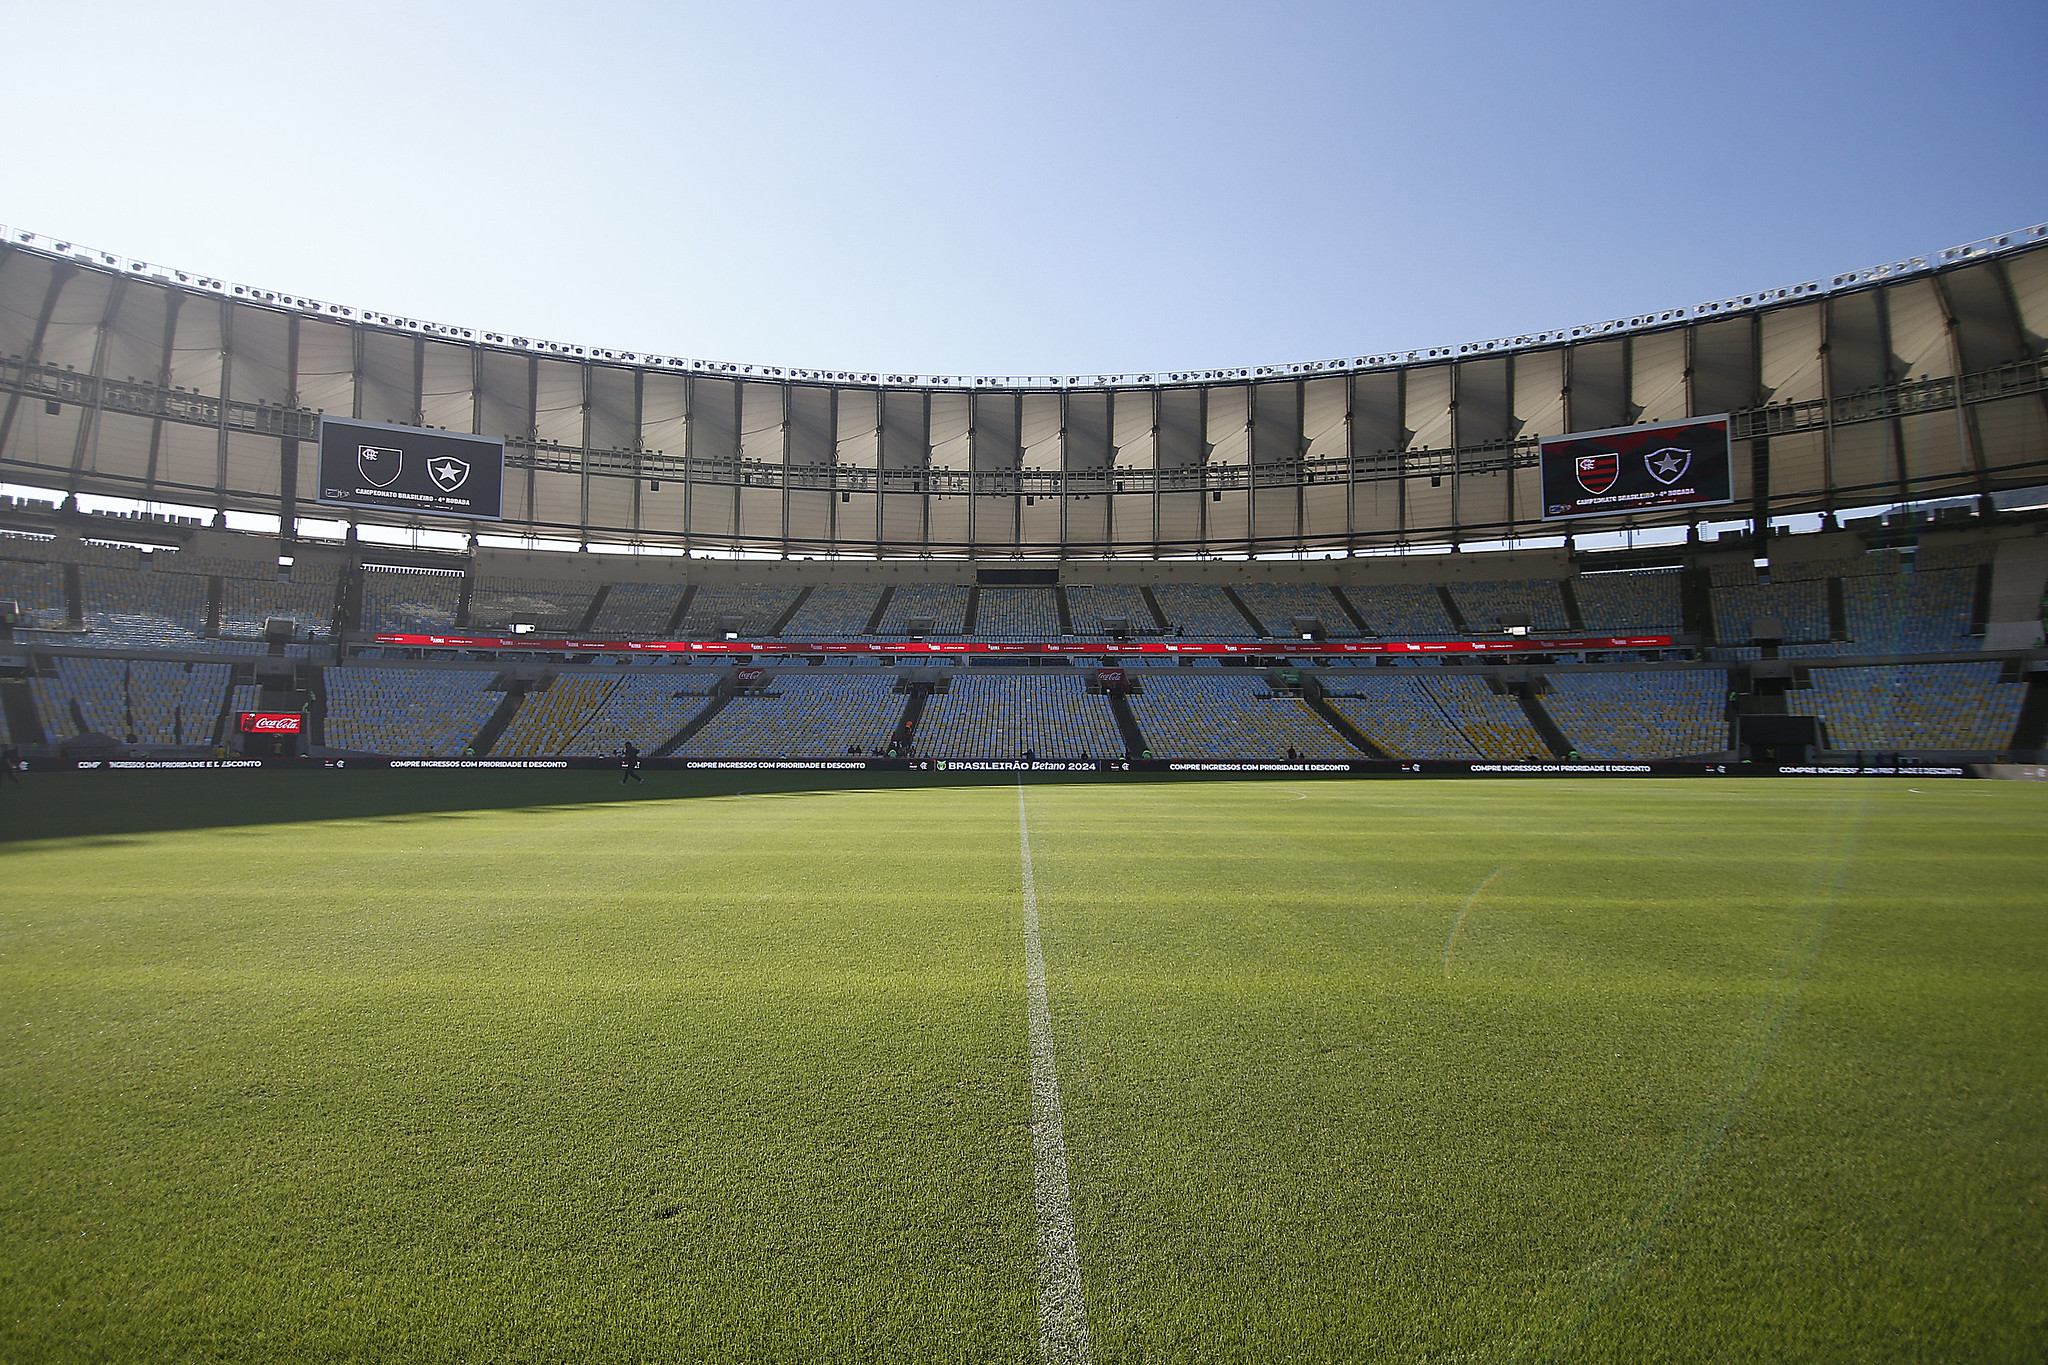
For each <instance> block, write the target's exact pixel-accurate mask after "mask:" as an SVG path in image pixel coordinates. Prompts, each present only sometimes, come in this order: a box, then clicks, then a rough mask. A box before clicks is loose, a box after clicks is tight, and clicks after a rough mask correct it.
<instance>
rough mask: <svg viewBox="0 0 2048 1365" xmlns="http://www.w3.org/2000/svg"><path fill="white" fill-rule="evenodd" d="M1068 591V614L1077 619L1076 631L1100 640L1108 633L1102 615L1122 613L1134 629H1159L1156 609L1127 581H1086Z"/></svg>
mask: <svg viewBox="0 0 2048 1365" xmlns="http://www.w3.org/2000/svg"><path fill="white" fill-rule="evenodd" d="M1063 591H1065V593H1066V594H1067V616H1068V618H1069V619H1070V620H1071V621H1072V622H1073V626H1074V633H1075V634H1076V635H1081V636H1092V637H1094V638H1097V639H1100V638H1101V637H1102V636H1103V634H1104V632H1103V629H1102V618H1103V617H1105V616H1121V617H1123V618H1124V619H1125V620H1126V621H1129V622H1130V623H1131V629H1132V630H1133V631H1140V632H1145V633H1150V632H1152V631H1155V630H1157V629H1158V626H1157V623H1155V622H1154V621H1153V619H1152V608H1150V607H1148V606H1146V605H1145V598H1144V595H1143V594H1142V593H1140V592H1139V591H1138V590H1137V589H1136V588H1134V587H1131V586H1130V585H1128V584H1125V583H1104V584H1100V585H1088V584H1084V585H1082V586H1079V587H1069V588H1066V589H1064V590H1063Z"/></svg>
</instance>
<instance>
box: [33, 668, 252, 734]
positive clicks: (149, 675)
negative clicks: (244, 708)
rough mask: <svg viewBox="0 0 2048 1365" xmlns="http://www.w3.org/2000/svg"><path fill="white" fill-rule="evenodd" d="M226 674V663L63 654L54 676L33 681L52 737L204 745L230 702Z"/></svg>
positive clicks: (42, 714)
mask: <svg viewBox="0 0 2048 1365" xmlns="http://www.w3.org/2000/svg"><path fill="white" fill-rule="evenodd" d="M228 676H229V673H228V666H227V665H226V664H185V663H173V662H170V661H167V660H141V659H136V660H128V659H90V658H78V657H65V658H61V659H59V660H58V661H57V676H56V677H54V678H48V677H39V678H36V679H35V680H34V683H33V687H34V691H35V698H36V709H37V711H38V712H39V713H40V714H41V717H42V722H43V728H44V730H45V731H47V732H48V733H49V734H50V735H51V736H52V737H53V738H55V737H60V736H70V735H76V734H79V733H82V732H84V731H93V732H96V733H99V734H104V735H111V736H113V737H114V738H115V739H118V740H121V741H123V742H127V743H135V744H205V743H208V742H209V741H210V740H211V739H212V737H213V730H214V725H215V723H216V722H217V721H218V720H219V718H220V714H221V709H222V706H223V704H224V703H225V702H226V701H227V685H228ZM81 722H82V723H81Z"/></svg>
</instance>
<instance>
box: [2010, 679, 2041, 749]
mask: <svg viewBox="0 0 2048 1365" xmlns="http://www.w3.org/2000/svg"><path fill="white" fill-rule="evenodd" d="M2012 747H2013V748H2015V749H2025V750H2036V751H2037V750H2041V749H2048V673H2029V674H2027V699H2026V700H2025V701H2023V702H2021V703H2020V718H2019V721H2018V723H2017V724H2015V725H2014V726H2013V728H2012Z"/></svg>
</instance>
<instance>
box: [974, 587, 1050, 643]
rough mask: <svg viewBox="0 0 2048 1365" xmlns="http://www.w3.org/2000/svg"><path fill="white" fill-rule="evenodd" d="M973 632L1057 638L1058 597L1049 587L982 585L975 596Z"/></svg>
mask: <svg viewBox="0 0 2048 1365" xmlns="http://www.w3.org/2000/svg"><path fill="white" fill-rule="evenodd" d="M974 633H975V634H976V635H988V636H998V637H1008V638H1011V639H1040V640H1056V639H1058V638H1059V634H1060V604H1059V600H1058V599H1057V598H1055V597H1054V596H1053V592H1052V589H1051V588H983V589H982V590H981V592H980V595H979V596H978V597H977V599H976V604H975V611H974Z"/></svg>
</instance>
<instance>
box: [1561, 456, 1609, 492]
mask: <svg viewBox="0 0 2048 1365" xmlns="http://www.w3.org/2000/svg"><path fill="white" fill-rule="evenodd" d="M1572 471H1573V472H1574V473H1575V474H1577V475H1578V476H1579V487H1581V488H1583V489H1585V490H1586V491H1587V492H1588V493H1605V492H1606V491H1607V490H1608V489H1610V488H1612V487H1614V480H1615V478H1616V477H1617V476H1619V475H1620V473H1621V457H1619V456H1618V455H1616V454H1615V453H1614V452H1613V451H1611V450H1605V451H1602V452H1601V453H1600V454H1598V455H1581V456H1579V458H1578V459H1576V460H1573V461H1572Z"/></svg>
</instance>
